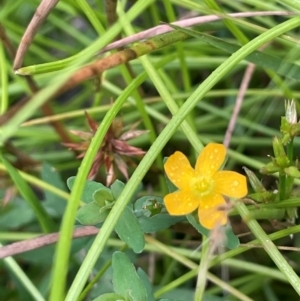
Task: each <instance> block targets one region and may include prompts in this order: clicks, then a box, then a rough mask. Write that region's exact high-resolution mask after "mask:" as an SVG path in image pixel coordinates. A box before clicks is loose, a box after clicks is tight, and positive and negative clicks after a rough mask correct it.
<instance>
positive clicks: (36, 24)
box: [13, 0, 59, 70]
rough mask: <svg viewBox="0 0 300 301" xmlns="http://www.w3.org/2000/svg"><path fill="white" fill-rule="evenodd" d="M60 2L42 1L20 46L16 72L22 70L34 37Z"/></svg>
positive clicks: (15, 65) (56, 0)
mask: <svg viewBox="0 0 300 301" xmlns="http://www.w3.org/2000/svg"><path fill="white" fill-rule="evenodd" d="M58 1H59V0H42V2H41V3H40V5H39V6H38V8H37V9H36V11H35V13H34V15H33V17H32V19H31V21H30V23H29V25H28V26H27V28H26V31H25V33H24V35H23V37H22V40H21V42H20V44H19V47H18V50H17V53H16V56H15V61H14V67H13V68H14V70H16V69H19V68H21V66H22V63H23V59H24V55H25V53H26V51H27V49H28V48H29V46H30V44H31V43H32V40H33V38H34V36H35V35H36V33H37V31H38V30H39V28H40V27H41V25H42V24H43V23H44V21H45V20H46V18H47V17H48V15H49V14H50V12H51V10H52V9H53V8H54V7H55V6H56V4H57V3H58Z"/></svg>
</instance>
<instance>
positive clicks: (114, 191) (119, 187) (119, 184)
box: [110, 180, 125, 200]
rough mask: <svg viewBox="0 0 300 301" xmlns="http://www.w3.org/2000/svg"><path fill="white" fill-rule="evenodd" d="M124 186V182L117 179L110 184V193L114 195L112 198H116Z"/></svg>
mask: <svg viewBox="0 0 300 301" xmlns="http://www.w3.org/2000/svg"><path fill="white" fill-rule="evenodd" d="M124 187H125V184H124V183H123V182H121V181H119V180H116V181H115V182H114V183H113V184H112V185H111V186H110V189H111V191H112V194H113V196H114V199H115V200H117V199H118V197H119V196H120V195H121V193H122V191H123V189H124Z"/></svg>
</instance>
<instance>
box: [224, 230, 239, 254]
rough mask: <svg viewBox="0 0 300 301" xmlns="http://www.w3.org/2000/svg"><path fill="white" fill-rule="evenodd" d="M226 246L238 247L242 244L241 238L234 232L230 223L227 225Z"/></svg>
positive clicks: (229, 247)
mask: <svg viewBox="0 0 300 301" xmlns="http://www.w3.org/2000/svg"><path fill="white" fill-rule="evenodd" d="M225 234H226V247H227V248H228V249H231V250H233V249H236V248H237V247H238V246H239V245H240V240H239V238H238V237H237V236H236V235H235V234H234V233H233V231H232V228H231V226H230V225H229V224H227V225H226V230H225Z"/></svg>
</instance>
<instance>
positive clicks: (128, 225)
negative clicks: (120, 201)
mask: <svg viewBox="0 0 300 301" xmlns="http://www.w3.org/2000/svg"><path fill="white" fill-rule="evenodd" d="M115 231H116V232H117V234H118V235H119V237H120V239H122V240H123V241H124V242H125V243H126V244H127V245H128V246H129V247H131V248H132V250H133V251H134V252H135V253H140V252H142V251H143V249H144V247H145V238H144V233H143V231H142V230H141V227H140V224H139V222H138V220H137V218H136V216H135V215H134V213H133V212H132V211H131V209H130V208H129V207H128V206H127V207H125V210H124V212H123V213H122V215H121V216H120V218H119V220H118V221H117V224H116V227H115Z"/></svg>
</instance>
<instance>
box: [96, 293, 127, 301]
mask: <svg viewBox="0 0 300 301" xmlns="http://www.w3.org/2000/svg"><path fill="white" fill-rule="evenodd" d="M124 300H125V299H124V298H123V297H122V296H120V295H118V294H115V293H108V294H104V295H101V296H99V297H97V298H96V299H93V300H92V301H124Z"/></svg>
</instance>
